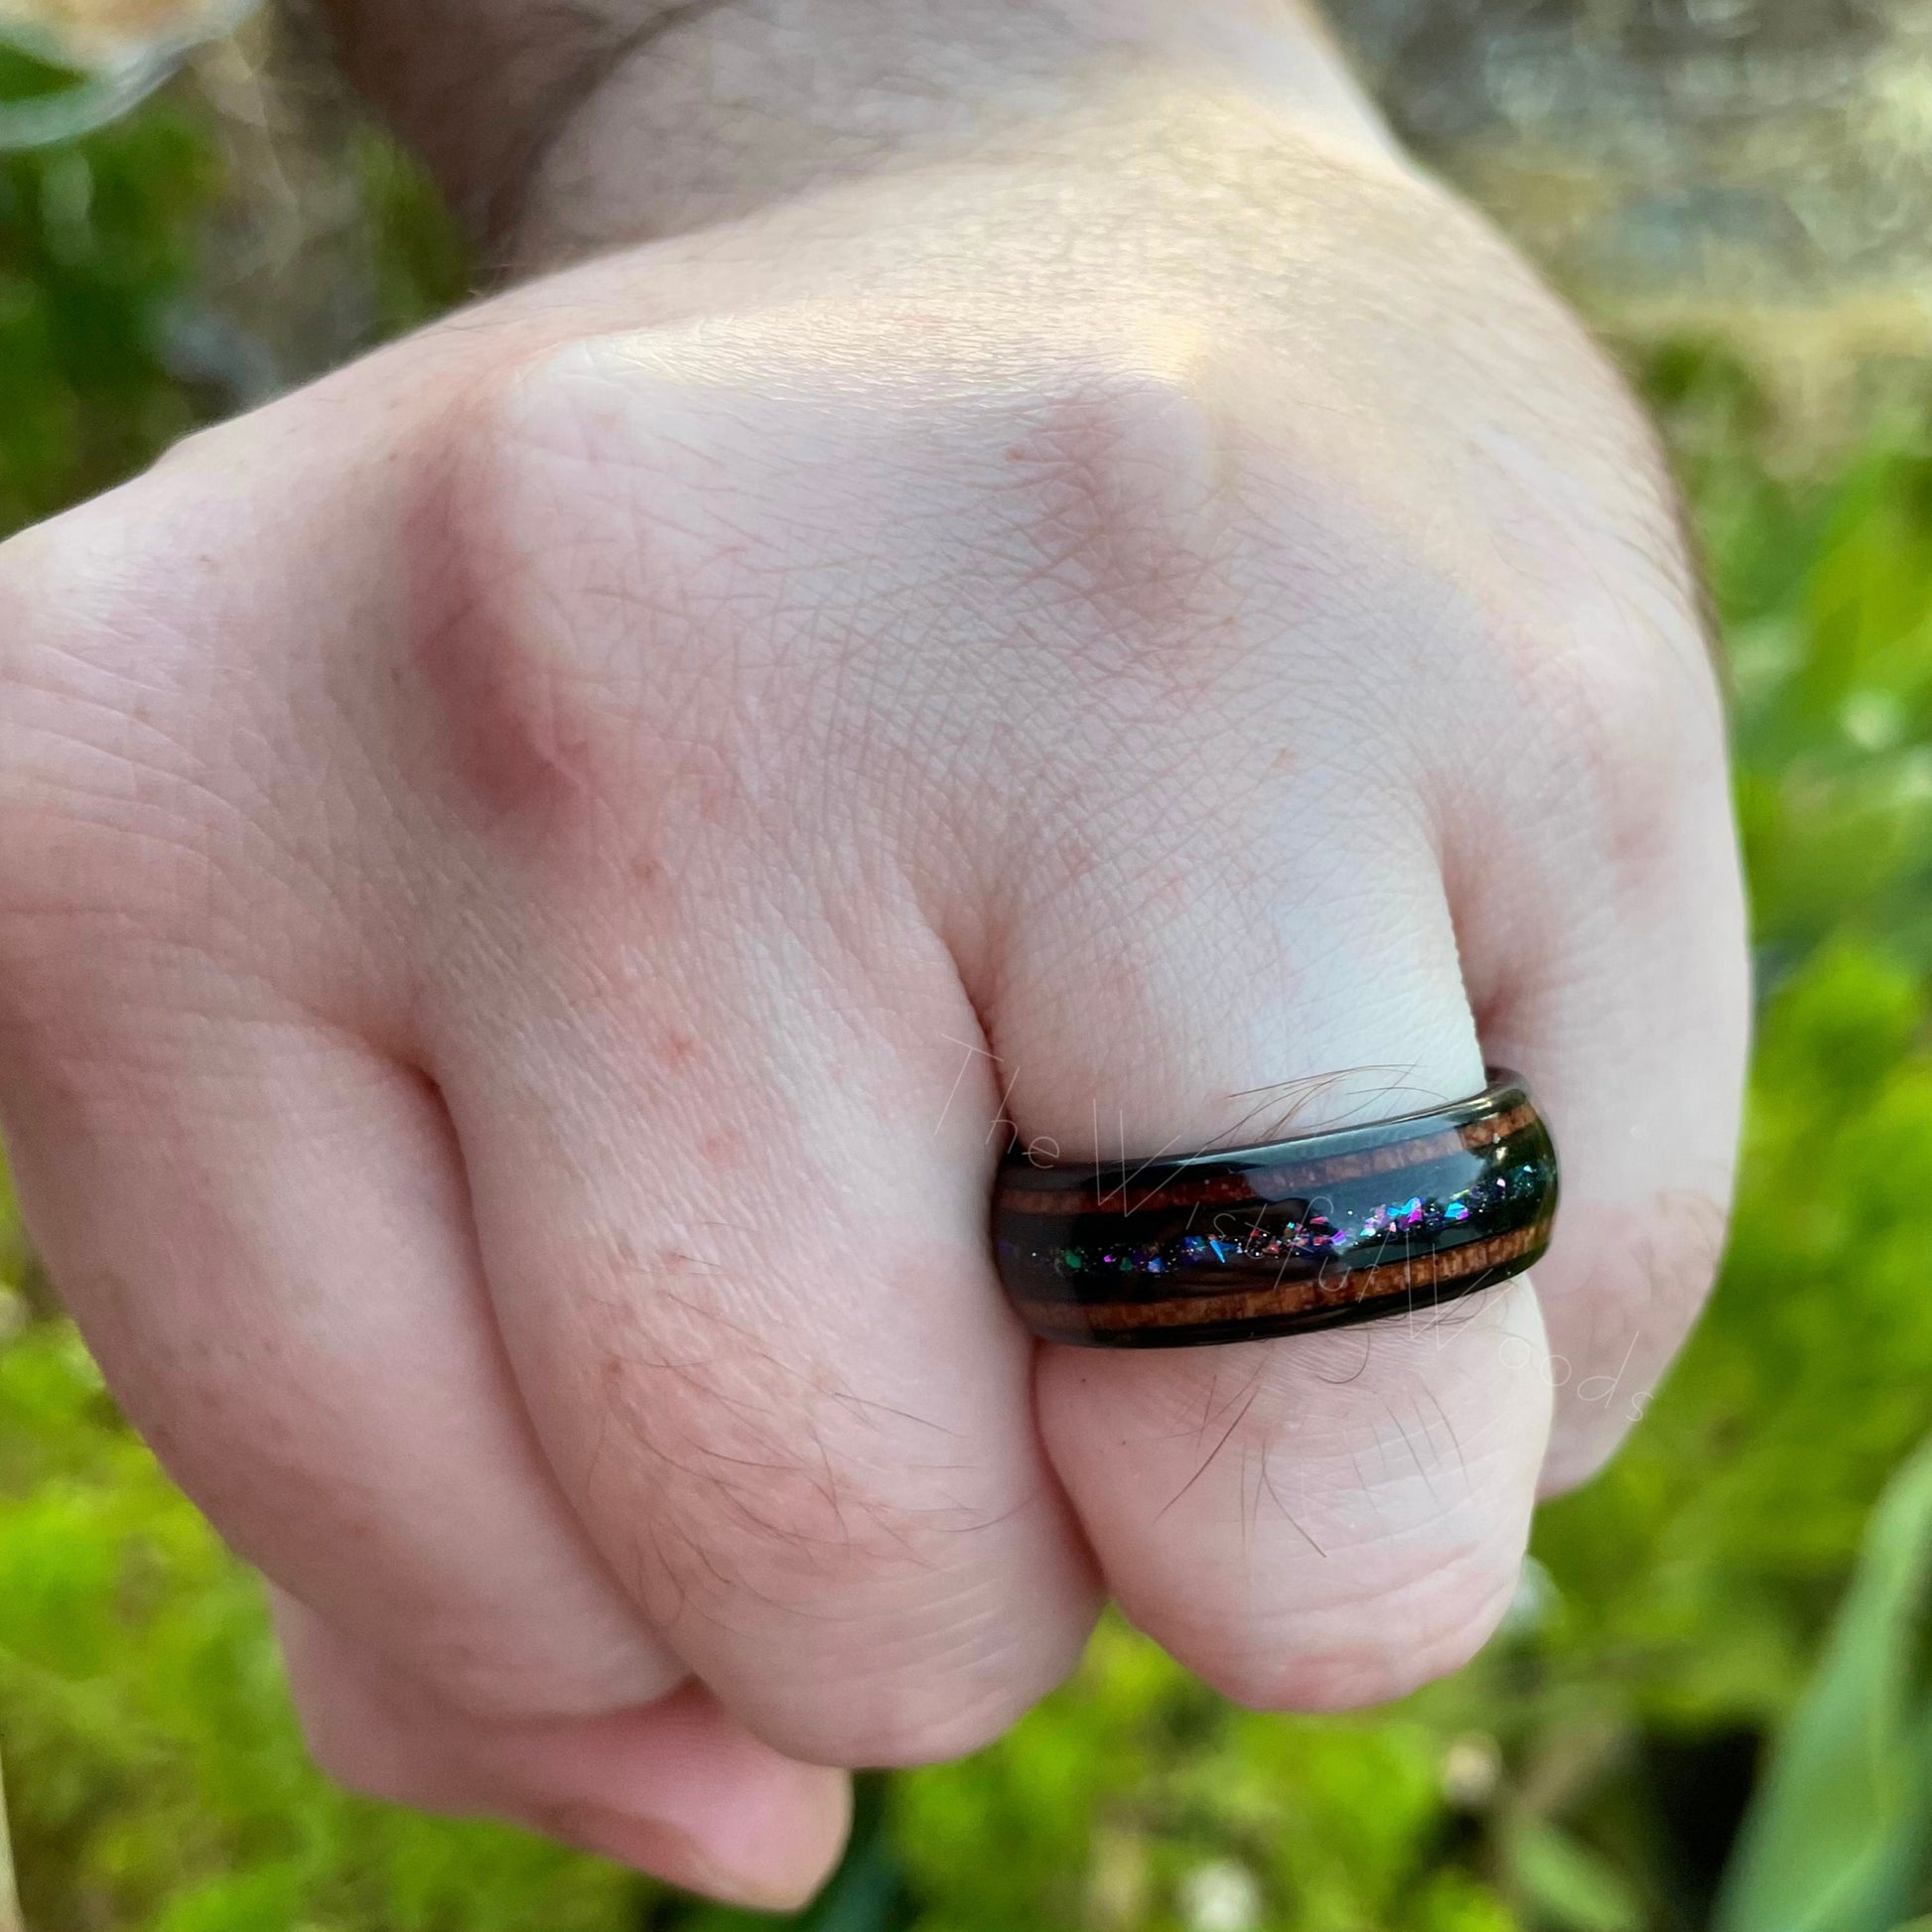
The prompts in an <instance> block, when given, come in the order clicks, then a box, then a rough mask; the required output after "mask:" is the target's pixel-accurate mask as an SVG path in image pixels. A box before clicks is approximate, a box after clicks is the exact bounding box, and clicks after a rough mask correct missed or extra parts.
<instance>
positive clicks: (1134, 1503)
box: [993, 787, 1549, 1709]
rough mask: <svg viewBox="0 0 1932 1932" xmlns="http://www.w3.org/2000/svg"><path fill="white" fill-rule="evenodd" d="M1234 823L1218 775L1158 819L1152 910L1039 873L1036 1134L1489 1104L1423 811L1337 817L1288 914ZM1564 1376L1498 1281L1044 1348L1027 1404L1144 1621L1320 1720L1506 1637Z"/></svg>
mask: <svg viewBox="0 0 1932 1932" xmlns="http://www.w3.org/2000/svg"><path fill="white" fill-rule="evenodd" d="M1243 809H1244V807H1243V804H1242V802H1241V801H1239V800H1236V799H1232V798H1229V797H1226V796H1225V795H1215V794H1214V791H1213V788H1212V787H1207V788H1205V789H1204V791H1203V794H1202V796H1201V797H1200V798H1199V799H1197V800H1196V801H1194V802H1193V804H1192V805H1191V806H1190V807H1189V808H1187V809H1179V808H1176V809H1175V810H1173V811H1171V812H1164V813H1161V814H1159V815H1158V816H1157V819H1156V821H1155V822H1157V823H1159V824H1160V825H1162V826H1163V827H1164V831H1163V835H1162V836H1161V838H1159V839H1158V840H1152V841H1151V840H1150V839H1149V838H1148V836H1147V835H1146V832H1145V830H1143V832H1142V835H1141V836H1140V838H1139V840H1138V842H1137V844H1136V845H1135V847H1133V848H1132V849H1133V850H1134V851H1135V853H1136V872H1135V875H1134V879H1133V882H1132V890H1133V894H1134V897H1135V902H1137V903H1158V904H1159V905H1161V906H1162V908H1163V910H1164V912H1165V913H1166V916H1164V917H1163V918H1161V919H1159V920H1156V919H1153V918H1149V917H1145V916H1134V915H1132V914H1131V913H1128V914H1123V912H1122V911H1121V910H1120V909H1119V908H1118V906H1110V905H1108V904H1106V903H1104V902H1103V896H1102V895H1101V894H1100V893H1097V892H1095V890H1094V889H1093V887H1092V886H1091V885H1088V886H1084V887H1083V886H1081V885H1078V884H1071V883H1069V882H1066V881H1063V880H1059V879H1056V878H1054V877H1053V875H1052V873H1051V871H1050V869H1047V868H1038V869H1035V873H1034V876H1035V877H1045V878H1047V879H1049V880H1051V881H1052V884H1051V886H1050V887H1049V889H1048V892H1047V895H1046V897H1044V898H1043V899H1042V901H1041V902H1040V903H1038V904H1035V905H1030V906H1029V907H1028V908H1026V911H1025V914H1024V915H1016V916H1015V917H1014V918H1012V919H1011V920H1010V921H1009V922H1008V924H1007V929H1008V930H1009V931H1011V932H1013V933H1015V934H1016V935H1019V943H1018V944H1017V945H1016V946H1015V947H1014V948H1013V949H1012V951H1011V952H1010V953H1009V954H1008V955H1006V956H1004V957H1003V958H1002V960H1001V962H1000V968H999V974H998V983H999V986H1000V989H1001V995H1000V999H999V1001H998V1004H997V1006H996V1008H995V1010H994V1011H995V1018H994V1027H993V1031H994V1035H995V1043H996V1045H997V1047H998V1049H999V1052H1000V1056H1001V1058H1002V1060H1003V1062H1004V1064H1005V1065H1006V1067H1007V1069H1008V1073H1009V1077H1010V1080H1011V1083H1012V1092H1011V1101H1010V1105H1011V1109H1012V1113H1013V1118H1014V1120H1015V1122H1016V1124H1017V1126H1018V1127H1019V1129H1020V1131H1021V1133H1022V1134H1023V1136H1032V1135H1035V1134H1044V1135H1046V1136H1048V1137H1050V1138H1051V1139H1052V1140H1053V1141H1055V1142H1057V1143H1058V1145H1059V1148H1060V1150H1061V1152H1062V1154H1063V1155H1065V1154H1069V1153H1070V1154H1073V1155H1074V1156H1075V1157H1076V1158H1080V1157H1083V1156H1086V1155H1087V1154H1089V1153H1090V1152H1092V1151H1096V1150H1097V1152H1098V1153H1099V1154H1100V1155H1101V1156H1102V1157H1112V1156H1114V1155H1116V1154H1119V1153H1122V1152H1124V1153H1125V1154H1126V1155H1127V1156H1129V1157H1132V1156H1134V1155H1137V1154H1139V1155H1144V1156H1145V1155H1152V1154H1154V1153H1156V1152H1158V1151H1161V1150H1164V1149H1165V1150H1170V1151H1190V1150H1192V1149H1195V1148H1200V1147H1205V1146H1209V1145H1214V1144H1230V1143H1232V1144H1237V1145H1238V1144H1241V1143H1244V1142H1246V1143H1253V1142H1257V1141H1267V1140H1269V1139H1272V1138H1277V1137H1279V1136H1280V1135H1282V1134H1284V1133H1287V1132H1290V1131H1302V1130H1305V1129H1311V1128H1315V1127H1318V1126H1321V1125H1323V1124H1326V1123H1328V1122H1332V1121H1335V1120H1348V1121H1364V1120H1368V1119H1372V1118H1374V1117H1375V1116H1376V1115H1377V1114H1391V1113H1402V1112H1408V1111H1412V1110H1414V1109H1416V1108H1419V1107H1424V1106H1428V1105H1429V1104H1431V1103H1432V1102H1434V1101H1446V1100H1449V1099H1453V1098H1459V1097H1462V1096H1465V1095H1468V1094H1471V1093H1474V1092H1477V1091H1479V1090H1480V1088H1481V1086H1482V1084H1483V1073H1482V1066H1483V1055H1482V1052H1481V1050H1480V1047H1479V1045H1478V1041H1477V1037H1476V1032H1475V1027H1474V1024H1473V1020H1472V1017H1471V1014H1470V1011H1469V1007H1468V1003H1467V1000H1466V998H1465V996H1464V994H1463V990H1462V985H1461V979H1460V973H1459V970H1458V964H1457V949H1456V941H1455V934H1454V930H1453V927H1452V925H1451V922H1450V919H1449V909H1448V906H1447V903H1446V901H1445V898H1444V895H1443V892H1442V888H1441V884H1440V880H1439V878H1438V876H1437V868H1436V862H1435V857H1434V853H1433V852H1432V850H1431V849H1430V846H1429V843H1428V841H1427V840H1425V839H1424V838H1423V837H1422V836H1421V835H1420V833H1419V831H1418V830H1417V829H1416V826H1415V818H1414V814H1413V813H1412V812H1408V811H1405V810H1403V809H1402V807H1401V805H1400V802H1399V801H1396V800H1391V799H1383V800H1380V801H1364V807H1363V811H1362V815H1361V816H1360V817H1359V818H1357V817H1355V816H1354V815H1353V814H1352V813H1351V812H1349V811H1346V810H1336V809H1334V808H1333V807H1332V806H1330V807H1328V808H1327V809H1326V816H1325V822H1324V823H1323V836H1322V837H1321V838H1320V839H1318V840H1310V841H1306V842H1305V845H1304V855H1305V856H1303V857H1302V858H1301V859H1300V861H1299V863H1298V879H1297V891H1296V893H1295V895H1294V896H1293V897H1292V898H1291V897H1289V896H1288V895H1286V894H1284V893H1283V892H1282V891H1281V890H1280V889H1279V888H1278V887H1277V885H1276V884H1275V882H1274V881H1273V879H1272V878H1270V876H1269V872H1268V868H1267V866H1266V865H1265V864H1264V855H1265V854H1267V853H1268V852H1270V851H1271V850H1273V849H1274V848H1275V847H1276V846H1277V844H1278V842H1279V841H1278V838H1277V836H1275V835H1274V834H1272V833H1271V832H1270V830H1269V828H1268V827H1267V826H1266V825H1265V824H1262V823H1255V824H1253V825H1252V826H1245V822H1244V820H1243V818H1242V816H1241V814H1242V812H1243ZM1247 809H1248V810H1250V811H1253V810H1254V809H1255V808H1254V807H1253V806H1252V805H1250V806H1248V807H1247ZM1196 813H1205V814H1206V815H1207V816H1208V819H1209V822H1207V823H1203V822H1201V820H1200V818H1198V817H1197V816H1196ZM1311 818H1312V812H1308V813H1304V814H1302V815H1300V818H1299V822H1300V823H1302V824H1304V825H1306V824H1308V823H1309V822H1311ZM1144 824H1145V820H1144ZM1122 849H1126V848H1122ZM1310 852H1315V853H1318V854H1319V855H1320V857H1319V858H1318V859H1315V858H1311V857H1310V856H1307V855H1308V854H1309V853H1310ZM1204 853H1213V854H1218V855H1220V856H1219V858H1218V859H1217V860H1216V862H1215V863H1214V864H1212V865H1211V866H1209V865H1207V864H1205V863H1204V862H1203V859H1202V855H1203V854H1204ZM1230 855H1232V856H1230ZM1119 890H1120V885H1119V882H1118V881H1116V882H1114V883H1113V885H1112V886H1111V887H1110V888H1109V889H1108V891H1109V892H1110V893H1116V894H1117V893H1118V892H1119ZM1311 908H1318V913H1317V912H1316V911H1313V910H1311ZM1096 933H1105V934H1106V946H1105V951H1104V954H1100V953H1097V952H1096V951H1094V950H1091V949H1090V947H1091V940H1090V937H1089V935H1092V934H1096ZM1546 1376H1547V1363H1546V1360H1545V1355H1544V1341H1543V1336H1542V1330H1541V1326H1540V1322H1539V1319H1538V1314H1537V1309H1536V1304H1535V1300H1534V1297H1533V1295H1532V1294H1531V1293H1530V1291H1529V1290H1528V1288H1527V1287H1526V1286H1524V1285H1521V1284H1512V1285H1511V1286H1509V1287H1508V1288H1505V1289H1503V1290H1500V1291H1495V1292H1491V1293H1488V1294H1485V1295H1482V1296H1479V1297H1477V1298H1474V1299H1472V1300H1470V1301H1468V1302H1465V1303H1461V1304H1457V1305H1454V1306H1452V1307H1449V1308H1446V1309H1443V1310H1440V1311H1431V1312H1426V1313H1419V1314H1416V1315H1414V1316H1411V1317H1407V1318H1404V1319H1399V1320H1385V1321H1380V1322H1376V1323H1372V1324H1368V1325H1365V1326H1362V1327H1358V1328H1354V1329H1348V1330H1342V1331H1337V1332H1333V1333H1329V1334H1325V1335H1313V1336H1307V1337H1298V1338H1290V1339H1281V1340H1274V1341H1268V1342H1260V1343H1249V1344H1244V1345H1240V1346H1231V1347H1230V1346H1222V1347H1207V1348H1196V1349H1183V1350H1174V1351H1126V1352H1120V1353H1114V1352H1109V1351H1106V1350H1092V1349H1073V1348H1066V1347H1060V1346H1054V1345H1048V1346H1046V1347H1045V1348H1044V1349H1043V1351H1042V1356H1041V1360H1040V1364H1039V1378H1038V1399H1039V1413H1040V1422H1041V1428H1042V1432H1043V1434H1044V1436H1045V1439H1046V1442H1047V1445H1048V1449H1049V1452H1050V1453H1051V1456H1052V1459H1053V1462H1054V1465H1055V1467H1056V1468H1057V1469H1058V1471H1059V1473H1060V1475H1061V1477H1062V1479H1063V1481H1064V1482H1065V1484H1066V1487H1067V1491H1068V1494H1069V1496H1070V1497H1071V1498H1072V1500H1073V1503H1074V1506H1075V1508H1076V1510H1077V1512H1078V1513H1079V1516H1080V1519H1081V1521H1082V1523H1083V1525H1084V1527H1085V1529H1086V1532H1087V1535H1088V1537H1089V1539H1090V1540H1091V1542H1092V1544H1093V1546H1094V1549H1095V1551H1096V1553H1097V1554H1098V1555H1099V1557H1100V1560H1101V1563H1102V1566H1103V1569H1104V1571H1105V1574H1106V1576H1107V1579H1108V1581H1109V1583H1110V1584H1111V1585H1112V1587H1113V1588H1114V1589H1115V1591H1116V1593H1117V1594H1118V1595H1119V1597H1120V1599H1121V1602H1122V1603H1123V1605H1124V1606H1125V1608H1126V1609H1127V1611H1128V1613H1129V1614H1130V1615H1131V1616H1132V1617H1133V1618H1134V1620H1135V1621H1136V1622H1137V1623H1139V1624H1140V1625H1141V1626H1142V1627H1143V1628H1145V1629H1147V1630H1148V1631H1149V1632H1151V1633H1152V1634H1153V1635H1154V1636H1155V1637H1157V1638H1158V1639H1159V1640H1160V1641H1161V1642H1162V1643H1163V1644H1165V1645H1167V1646H1168V1648H1170V1649H1171V1650H1172V1651H1173V1653H1174V1654H1175V1655H1176V1656H1177V1657H1179V1658H1180V1659H1181V1660H1182V1661H1183V1662H1185V1663H1187V1664H1189V1665H1191V1666H1192V1667H1193V1668H1194V1669H1195V1670H1197V1671H1198V1672H1199V1673H1200V1674H1201V1675H1203V1676H1204V1677H1206V1678H1207V1679H1208V1680H1209V1681H1210V1682H1212V1683H1214V1684H1215V1685H1217V1686H1218V1687H1220V1688H1221V1689H1223V1690H1224V1691H1226V1692H1227V1693H1229V1694H1230V1695H1232V1696H1233V1697H1235V1698H1237V1699H1239V1700H1241V1701H1242V1702H1245V1703H1249V1704H1254V1705H1259V1706H1265V1707H1272V1708H1280V1707H1292V1708H1299V1709H1316V1708H1331V1707H1336V1706H1346V1705H1356V1704H1362V1703H1368V1702H1375V1701H1379V1700H1381V1699H1383V1698H1387V1697H1391V1696H1394V1695H1397V1694H1399V1693H1400V1692H1402V1691H1405V1690H1407V1689H1409V1688H1411V1687H1413V1686H1414V1685H1415V1684H1417V1683H1419V1682H1421V1681H1423V1680H1425V1679H1427V1678H1429V1677H1431V1676H1434V1675H1437V1674H1439V1673H1441V1672H1442V1671H1444V1670H1447V1669H1449V1668H1450V1667H1452V1666H1454V1665H1456V1664H1459V1663H1460V1662H1462V1661H1463V1660H1464V1659H1465V1658H1466V1657H1467V1656H1468V1655H1469V1654H1470V1653H1471V1652H1472V1651H1473V1650H1474V1649H1475V1648H1476V1647H1477V1645H1478V1644H1479V1643H1480V1642H1481V1641H1482V1640H1483V1639H1484V1638H1485V1637H1486V1636H1487V1635H1488V1633H1489V1631H1490V1630H1491V1629H1492V1628H1493V1627H1494V1625H1495V1623H1496V1621H1497V1619H1498V1618H1499V1616H1500V1615H1501V1613H1502V1611H1503V1609H1504V1607H1505V1606H1506V1604H1507V1602H1508V1600H1509V1598H1510V1595H1511V1593H1512V1591H1513V1590H1514V1588H1515V1587H1516V1583H1517V1579H1518V1576H1519V1573H1520V1569H1521V1563H1522V1557H1523V1551H1524V1546H1525V1541H1526V1538H1527V1534H1528V1523H1529V1516H1530V1510H1531V1504H1532V1499H1533V1493H1534V1487H1535V1477H1536V1471H1537V1468H1538V1466H1539V1463H1540V1461H1541V1457H1542V1454H1543V1449H1544V1443H1545V1437H1546V1431H1547V1426H1548V1417H1549V1391H1548V1388H1547V1386H1546Z"/></svg>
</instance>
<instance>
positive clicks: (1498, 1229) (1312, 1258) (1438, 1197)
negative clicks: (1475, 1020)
mask: <svg viewBox="0 0 1932 1932" xmlns="http://www.w3.org/2000/svg"><path fill="white" fill-rule="evenodd" d="M1291 1189H1293V1191H1290V1190H1291ZM1556 1194H1557V1168H1556V1151H1555V1148H1554V1146H1553V1145H1552V1143H1551V1140H1550V1136H1549V1132H1548V1129H1547V1128H1546V1127H1545V1126H1544V1124H1543V1121H1542V1119H1541V1118H1540V1116H1539V1115H1538V1114H1537V1111H1536V1109H1535V1107H1534V1105H1533V1104H1532V1103H1531V1101H1530V1099H1529V1096H1528V1094H1527V1093H1526V1092H1525V1090H1524V1089H1523V1086H1522V1084H1521V1082H1520V1081H1519V1080H1517V1079H1516V1078H1515V1077H1514V1076H1513V1075H1508V1074H1494V1075H1492V1079H1491V1083H1490V1085H1489V1086H1488V1087H1487V1088H1486V1089H1485V1090H1484V1091H1483V1092H1482V1093H1481V1094H1478V1095H1476V1096H1474V1097H1472V1098H1471V1099H1469V1100H1465V1101H1461V1102H1457V1103H1455V1104H1454V1105H1451V1106H1449V1107H1445V1108H1441V1109H1438V1110H1435V1111H1433V1112H1430V1113H1426V1114H1417V1115H1410V1116H1405V1117H1404V1118H1402V1119H1399V1120H1393V1121H1388V1122H1385V1123H1381V1124H1379V1125H1376V1126H1372V1127H1366V1128H1360V1127H1358V1128H1347V1129H1341V1130H1337V1131H1335V1132H1332V1133H1328V1134H1317V1135H1311V1136H1307V1137H1303V1138H1300V1139H1297V1140H1294V1141H1288V1142H1279V1143H1275V1144H1272V1145H1271V1146H1268V1147H1264V1148H1251V1149H1242V1150H1235V1151H1232V1152H1229V1153H1215V1154H1204V1155H1197V1156H1192V1157H1189V1158H1187V1159H1185V1160H1180V1161H1167V1160H1163V1161H1152V1162H1146V1163H1142V1164H1138V1165H1137V1164H1134V1163H1132V1162H1128V1163H1120V1162H1116V1163H1112V1164H1108V1165H1104V1166H1103V1165H1098V1164H1090V1165H1085V1166H1061V1165H1053V1166H1048V1167H1039V1166H1036V1165H1035V1164H1034V1163H1033V1162H1031V1161H1030V1160H1028V1159H1027V1158H1026V1157H1025V1156H1012V1157H1009V1159H1008V1160H1007V1161H1006V1163H1005V1164H1003V1167H1002V1170H1001V1175H1000V1187H999V1192H998V1195H997V1197H996V1203H995V1215H994V1219H995V1229H994V1234H995V1247H996V1253H997V1258H998V1262H999V1267H1000V1273H1001V1277H1002V1279H1003V1280H1004V1281H1005V1283H1006V1286H1007V1288H1008V1291H1009V1293H1010V1294H1011V1295H1012V1297H1013V1299H1014V1301H1015V1303H1016V1305H1017V1306H1018V1307H1019V1309H1020V1311H1021V1312H1022V1313H1023V1314H1024V1315H1025V1316H1026V1318H1027V1320H1028V1322H1029V1325H1030V1326H1032V1327H1033V1328H1034V1330H1035V1332H1036V1333H1038V1334H1041V1335H1045V1336H1049V1337H1051V1338H1052V1339H1055V1340H1063V1341H1084V1342H1090V1343H1095V1344H1099V1345H1106V1346H1114V1347H1133V1346H1161V1347H1173V1346H1178V1345H1182V1344H1185V1343H1189V1342H1206V1341H1223V1340H1241V1339H1248V1338H1258V1337H1260V1336H1264V1335H1270V1334H1285V1333H1293V1332H1297V1331H1299V1330H1302V1329H1307V1328H1314V1327H1326V1326H1332V1325H1335V1324H1337V1323H1340V1322H1345V1321H1360V1320H1368V1319H1371V1318H1374V1317H1376V1316H1379V1315H1382V1314H1388V1313H1396V1312H1400V1311H1403V1310H1405V1309H1414V1308H1419V1307H1428V1306H1434V1305H1435V1304H1437V1303H1441V1302H1446V1301H1449V1300H1452V1299H1454V1298H1456V1297H1458V1296H1461V1295H1466V1294H1470V1293H1473V1292H1474V1291H1475V1290H1477V1289H1480V1288H1484V1287H1487V1286H1489V1285H1490V1284H1491V1283H1494V1282H1497V1281H1501V1280H1504V1279H1506V1278H1507V1277H1508V1276H1511V1275H1514V1274H1517V1273H1520V1272H1521V1271H1522V1270H1523V1269H1524V1268H1527V1267H1528V1266H1530V1265H1531V1263H1532V1262H1533V1261H1535V1259H1536V1258H1537V1257H1538V1256H1539V1255H1540V1254H1541V1253H1542V1252H1543V1250H1544V1248H1545V1247H1546V1246H1547V1245H1548V1240H1549V1230H1550V1223H1551V1219H1552V1216H1553V1214H1554V1212H1555V1207H1556Z"/></svg>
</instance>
